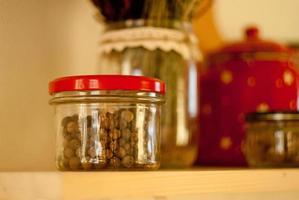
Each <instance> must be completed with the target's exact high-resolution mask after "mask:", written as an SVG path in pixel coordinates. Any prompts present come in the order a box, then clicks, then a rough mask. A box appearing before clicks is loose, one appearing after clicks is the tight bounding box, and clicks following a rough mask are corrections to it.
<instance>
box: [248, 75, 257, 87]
mask: <svg viewBox="0 0 299 200" xmlns="http://www.w3.org/2000/svg"><path fill="white" fill-rule="evenodd" d="M247 85H248V86H249V87H254V86H255V85H256V80H255V78H254V77H253V76H250V77H248V79H247Z"/></svg>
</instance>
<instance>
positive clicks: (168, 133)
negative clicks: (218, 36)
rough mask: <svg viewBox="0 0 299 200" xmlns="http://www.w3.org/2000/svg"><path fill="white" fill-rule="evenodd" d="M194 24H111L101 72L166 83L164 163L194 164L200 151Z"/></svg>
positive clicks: (104, 39)
mask: <svg viewBox="0 0 299 200" xmlns="http://www.w3.org/2000/svg"><path fill="white" fill-rule="evenodd" d="M199 59H200V54H199V52H198V49H197V44H196V39H195V36H194V35H193V32H192V26H191V25H190V24H188V23H181V22H178V21H163V22H160V23H159V24H157V22H155V21H149V20H147V21H145V20H133V21H132V20H131V21H125V22H122V23H115V24H109V25H107V28H106V31H105V33H104V34H103V35H102V36H101V41H100V66H101V67H99V71H98V72H99V73H110V74H128V75H143V76H150V77H156V78H159V79H161V80H162V81H164V82H165V83H166V85H167V90H168V91H169V92H167V94H166V96H165V100H166V104H165V105H164V106H163V112H164V115H163V117H162V166H163V167H188V166H191V165H192V164H193V162H194V160H195V158H196V155H197V154H196V153H197V142H196V134H197V127H198V122H197V110H198V108H197V106H198V93H197V91H198V90H197V86H198V83H197V81H198V79H197V62H198V60H199Z"/></svg>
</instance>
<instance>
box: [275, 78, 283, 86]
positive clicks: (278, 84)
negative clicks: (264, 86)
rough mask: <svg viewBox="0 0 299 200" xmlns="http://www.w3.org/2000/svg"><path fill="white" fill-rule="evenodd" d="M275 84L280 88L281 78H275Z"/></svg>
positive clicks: (281, 84)
mask: <svg viewBox="0 0 299 200" xmlns="http://www.w3.org/2000/svg"><path fill="white" fill-rule="evenodd" d="M275 86H276V87H277V88H282V86H283V81H282V79H280V78H279V79H277V80H276V81H275Z"/></svg>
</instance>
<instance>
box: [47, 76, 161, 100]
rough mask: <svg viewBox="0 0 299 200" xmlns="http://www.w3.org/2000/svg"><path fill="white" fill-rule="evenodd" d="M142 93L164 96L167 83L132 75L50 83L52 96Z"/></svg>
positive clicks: (75, 77)
mask: <svg viewBox="0 0 299 200" xmlns="http://www.w3.org/2000/svg"><path fill="white" fill-rule="evenodd" d="M121 90H124V91H140V92H154V93H159V94H162V95H164V94H165V83H164V82H163V81H161V80H159V79H155V78H151V77H145V76H131V75H79V76H67V77H61V78H58V79H55V80H53V81H51V82H50V83H49V93H50V95H52V96H53V95H55V94H56V93H60V92H68V91H121Z"/></svg>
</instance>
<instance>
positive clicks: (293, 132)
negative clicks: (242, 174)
mask: <svg viewBox="0 0 299 200" xmlns="http://www.w3.org/2000/svg"><path fill="white" fill-rule="evenodd" d="M246 121H247V126H246V130H247V135H246V140H245V146H244V147H245V155H246V158H247V162H248V164H249V165H250V166H252V167H293V166H299V112H265V113H251V114H248V115H247V117H246Z"/></svg>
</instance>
